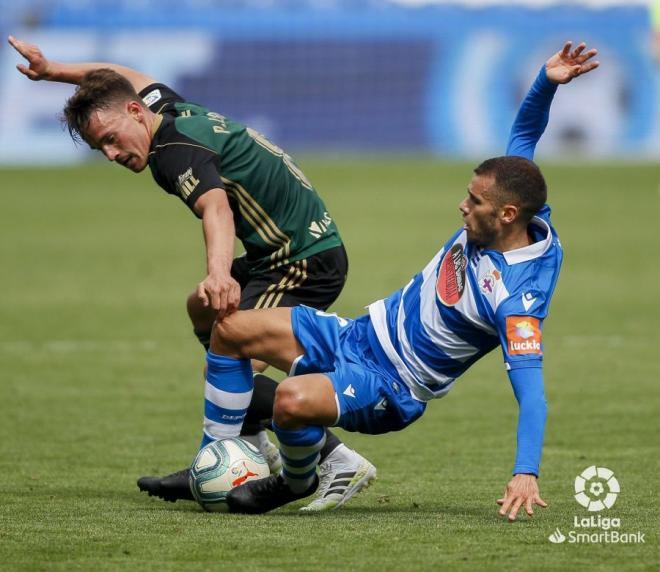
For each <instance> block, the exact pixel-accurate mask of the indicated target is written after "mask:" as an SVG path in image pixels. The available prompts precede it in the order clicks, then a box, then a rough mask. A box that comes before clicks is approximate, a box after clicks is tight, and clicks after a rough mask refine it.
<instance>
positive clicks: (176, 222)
mask: <svg viewBox="0 0 660 572" xmlns="http://www.w3.org/2000/svg"><path fill="white" fill-rule="evenodd" d="M301 164H302V166H303V167H304V169H305V171H306V173H307V174H308V175H309V177H310V178H311V179H312V180H313V181H314V182H315V184H316V186H317V188H318V189H319V191H320V192H321V194H322V196H323V197H324V198H325V200H326V203H327V205H328V207H329V209H330V211H331V214H332V215H333V216H334V217H335V219H336V220H337V221H338V223H339V228H340V231H341V232H342V235H343V238H344V240H345V242H346V244H347V248H348V251H349V256H350V263H351V269H350V274H349V280H348V283H347V286H346V289H345V291H344V293H343V294H342V296H341V298H340V299H339V301H338V302H337V303H336V304H335V306H334V308H333V309H334V310H335V311H337V312H339V313H340V314H341V315H346V316H357V315H359V314H360V313H362V312H363V307H364V306H365V305H366V304H367V303H368V302H370V301H373V300H375V299H378V298H379V297H382V296H385V295H387V294H388V293H390V292H392V291H393V290H395V289H397V288H399V287H401V286H403V285H404V284H405V283H406V282H407V281H408V280H409V279H410V278H411V277H412V275H413V274H414V273H415V272H417V271H418V270H420V269H421V268H422V266H423V265H424V264H425V263H426V262H427V261H428V260H429V259H430V258H431V257H432V256H433V254H434V253H435V252H436V251H437V250H438V249H439V248H440V247H441V245H442V244H443V242H444V241H445V240H446V239H447V238H448V237H449V235H450V234H451V233H452V232H453V231H454V230H455V229H456V228H458V227H459V226H460V224H461V222H460V216H459V212H458V209H457V205H458V203H459V201H460V200H461V199H462V197H463V196H464V194H465V188H466V185H467V183H468V181H469V178H470V176H471V168H472V166H473V165H470V164H450V163H442V162H437V161H433V160H430V159H429V160H426V159H425V160H422V159H381V160H378V159H365V160H357V159H355V160H341V159H333V160H320V159H318V158H316V159H315V158H307V159H306V160H303V161H301ZM544 169H545V173H546V176H547V179H548V182H549V186H550V204H551V205H552V206H553V209H554V214H553V220H554V223H555V225H556V227H557V229H558V231H559V233H560V236H561V239H562V243H563V246H564V249H565V261H564V267H563V272H562V276H561V278H560V281H559V286H558V288H557V291H556V294H555V297H554V300H553V304H552V308H551V312H550V317H549V319H548V320H547V322H546V327H545V336H544V341H545V353H546V356H545V377H546V393H547V397H548V402H549V416H548V424H547V428H546V443H545V449H544V456H543V465H542V475H541V479H540V486H541V493H542V496H543V497H544V498H545V500H546V501H548V502H549V504H550V506H549V508H547V509H545V510H541V509H537V510H536V513H535V515H534V517H533V518H532V519H529V518H527V517H526V516H525V515H523V516H522V517H521V518H520V520H519V522H516V523H514V524H509V523H507V522H504V521H503V520H502V519H501V518H499V517H498V515H497V506H496V504H495V500H496V499H497V498H498V497H499V495H500V493H501V492H502V490H503V487H504V485H505V484H506V482H507V480H508V479H509V476H510V470H511V467H512V465H513V456H514V449H515V428H516V420H517V405H516V403H515V400H514V397H513V394H512V391H511V388H510V385H509V382H508V379H507V377H506V373H505V371H504V369H503V365H502V359H501V353H500V352H499V351H494V352H493V353H492V354H491V355H490V356H488V357H487V358H486V359H484V360H482V361H481V362H480V363H479V364H477V365H476V366H475V367H474V368H473V369H472V370H470V371H469V372H468V373H467V374H466V375H465V376H464V377H463V378H461V379H460V381H459V382H458V383H457V385H456V387H455V389H454V390H453V391H452V392H451V393H450V395H449V396H448V397H446V398H445V399H442V400H438V401H436V402H433V403H431V404H430V405H429V409H428V411H427V413H426V415H425V416H424V417H423V418H422V419H421V420H420V421H418V422H417V423H415V424H414V425H413V426H412V427H410V428H408V429H407V430H406V431H404V432H401V433H397V434H390V435H385V436H378V437H372V436H366V435H356V434H347V433H344V434H343V436H344V437H345V439H346V441H347V443H348V444H349V445H351V446H353V447H355V448H357V449H358V450H360V451H361V452H362V453H363V454H364V455H366V456H367V457H368V458H370V459H371V460H372V461H373V462H374V463H375V464H376V465H377V467H378V471H379V478H378V481H377V482H376V484H375V485H374V486H373V487H372V488H370V489H369V490H368V491H367V492H366V493H364V494H362V495H360V496H359V497H356V498H355V499H354V500H353V502H351V503H350V504H349V505H348V506H347V507H345V508H344V509H343V510H341V511H337V512H335V513H330V514H321V515H300V514H298V512H297V511H296V507H290V508H285V509H283V510H280V511H278V512H276V513H273V514H269V515H264V516H259V517H250V516H233V515H218V514H215V515H214V514H206V513H203V512H202V511H201V509H199V508H198V507H197V505H195V504H193V503H182V502H178V503H176V504H169V503H163V502H162V501H159V500H155V499H152V498H148V497H147V496H146V495H145V494H143V493H139V492H138V490H137V487H136V485H135V481H136V479H137V477H138V476H140V475H143V474H150V473H151V474H153V473H164V472H170V471H172V470H176V469H179V468H182V467H183V466H184V465H185V464H186V463H188V462H189V461H190V460H191V458H192V456H193V454H194V452H195V451H196V447H197V444H198V442H199V437H200V430H201V414H202V401H201V395H202V388H203V380H202V367H203V354H202V351H201V349H200V348H199V347H198V345H197V343H196V341H194V339H193V336H192V333H191V331H190V330H191V328H190V326H189V324H188V322H187V317H186V315H185V305H184V300H185V296H186V295H187V294H188V293H189V292H190V291H192V289H193V288H194V286H195V285H196V283H197V282H198V281H199V280H201V279H202V278H203V276H204V250H203V246H202V244H203V243H202V233H201V227H200V224H199V222H197V221H196V219H195V218H194V217H193V216H192V215H191V214H190V213H189V212H188V211H187V209H186V208H185V207H184V206H183V205H182V204H180V203H179V201H178V200H177V199H175V198H173V197H168V196H167V195H165V194H164V193H163V192H162V191H160V189H158V188H157V187H156V185H155V183H153V182H152V180H151V178H150V176H149V175H148V174H143V175H142V176H139V177H138V176H135V175H132V174H131V173H128V172H126V171H124V170H122V169H120V168H118V167H113V166H110V165H105V164H103V165H102V164H94V165H91V166H88V167H84V168H72V169H68V168H67V169H64V168H63V169H56V170H45V169H35V168H26V169H4V170H2V171H0V177H1V179H2V185H1V188H0V198H1V199H2V207H1V210H0V253H1V255H0V261H1V265H2V266H1V269H0V275H1V277H2V278H1V280H0V284H1V285H2V287H1V292H2V297H1V298H0V404H1V409H0V411H1V414H0V435H1V436H2V438H1V439H0V452H1V454H0V569H8V570H92V569H93V570H117V569H121V570H240V571H241V572H245V571H250V570H259V571H261V570H271V571H280V570H281V571H285V570H286V571H294V570H314V571H316V572H322V571H335V570H336V571H343V570H352V571H372V570H382V571H388V570H397V571H401V570H405V571H408V570H411V571H417V570H434V571H435V570H497V569H507V570H581V571H584V570H651V569H655V570H657V569H659V568H660V559H659V557H658V530H659V529H660V526H659V525H658V521H659V515H658V496H657V494H658V475H659V474H660V466H659V463H658V460H659V458H660V456H659V454H658V452H659V451H658V412H659V411H660V400H659V396H658V383H659V382H660V360H659V359H658V355H659V354H658V348H660V334H659V332H660V328H659V327H658V318H659V317H660V314H659V312H658V307H659V305H658V292H659V290H658V288H659V285H660V263H659V262H658V252H659V251H660V241H659V238H658V236H659V235H658V228H659V227H658V215H659V209H658V206H659V202H660V196H659V195H660V187H659V183H660V169H659V168H658V167H657V165H655V166H654V165H592V166H582V165H575V166H556V165H544ZM594 464H595V465H598V466H604V467H609V468H610V469H612V470H613V471H614V472H615V474H616V476H617V478H618V480H619V483H620V485H621V494H620V495H619V498H618V500H617V502H616V504H615V505H614V507H613V508H612V509H610V510H609V511H607V513H606V514H602V516H608V517H616V518H619V519H621V528H620V531H621V532H635V531H638V530H639V531H642V532H643V533H645V540H646V543H645V544H637V545H633V544H629V545H620V544H618V545H617V544H609V545H605V544H597V545H585V544H580V545H578V544H569V543H568V542H565V543H564V544H559V545H555V544H552V543H550V542H549V541H548V536H549V535H550V534H551V533H552V532H553V531H554V530H555V529H556V528H559V529H560V530H561V531H562V532H563V533H564V534H565V535H567V534H568V533H569V531H570V530H572V528H573V518H574V516H578V517H580V518H581V517H585V516H588V514H587V513H586V511H585V510H584V509H583V508H581V507H580V506H579V505H578V504H577V503H576V502H575V500H574V499H573V481H574V479H575V476H576V475H577V474H578V473H580V472H581V471H582V470H583V469H585V468H586V467H587V466H589V465H594ZM591 532H593V531H591Z"/></svg>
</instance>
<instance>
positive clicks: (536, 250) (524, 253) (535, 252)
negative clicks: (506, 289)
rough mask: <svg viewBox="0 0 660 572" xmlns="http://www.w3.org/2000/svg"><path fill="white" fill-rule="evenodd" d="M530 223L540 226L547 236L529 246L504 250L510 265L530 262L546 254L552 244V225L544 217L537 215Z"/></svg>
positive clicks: (505, 257)
mask: <svg viewBox="0 0 660 572" xmlns="http://www.w3.org/2000/svg"><path fill="white" fill-rule="evenodd" d="M530 224H533V225H535V226H538V227H540V228H541V231H542V232H545V238H544V239H543V240H539V241H538V242H535V243H534V244H530V245H529V246H523V247H522V248H516V249H514V250H508V251H507V252H503V253H502V255H503V256H504V260H506V263H507V264H508V265H512V264H519V263H521V262H528V261H530V260H533V259H534V258H538V257H539V256H541V255H543V254H545V252H546V251H547V250H548V249H549V248H550V245H551V244H552V231H551V230H550V225H549V224H548V223H547V222H545V221H544V220H543V219H542V218H540V217H537V216H535V217H534V218H532V220H531V221H530Z"/></svg>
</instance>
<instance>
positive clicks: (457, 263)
mask: <svg viewBox="0 0 660 572" xmlns="http://www.w3.org/2000/svg"><path fill="white" fill-rule="evenodd" d="M466 267H467V258H466V257H465V252H464V250H463V245H462V244H460V243H456V244H454V246H452V247H451V250H450V251H449V252H447V254H445V256H444V258H443V259H442V262H441V263H440V270H439V272H438V282H437V284H436V292H437V294H438V298H440V301H441V302H442V303H443V304H444V305H445V306H454V305H456V304H458V302H459V300H460V299H461V297H462V296H463V292H464V291H465V268H466Z"/></svg>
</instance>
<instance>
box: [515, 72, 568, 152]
mask: <svg viewBox="0 0 660 572" xmlns="http://www.w3.org/2000/svg"><path fill="white" fill-rule="evenodd" d="M556 91H557V85H556V84H554V83H551V82H550V80H548V76H547V75H546V73H545V64H544V65H543V67H541V71H540V72H539V75H538V76H537V77H536V80H535V81H534V83H533V84H532V87H531V88H530V90H529V93H528V94H527V96H526V97H525V99H524V100H523V102H522V105H521V106H520V109H519V110H518V115H516V120H515V121H514V122H513V126H512V127H511V133H510V135H509V144H508V145H507V147H506V154H507V155H516V156H518V157H525V159H529V160H530V161H531V160H532V159H533V158H534V150H535V149H536V144H537V143H538V142H539V139H541V135H543V132H544V131H545V128H546V126H547V125H548V118H549V117H550V105H551V104H552V98H553V97H554V96H555V92H556Z"/></svg>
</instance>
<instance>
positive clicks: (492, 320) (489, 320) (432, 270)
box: [369, 206, 562, 401]
mask: <svg viewBox="0 0 660 572" xmlns="http://www.w3.org/2000/svg"><path fill="white" fill-rule="evenodd" d="M529 230H530V234H531V235H532V236H533V237H534V239H535V240H536V242H535V243H533V244H531V245H529V246H526V247H524V248H519V249H516V250H512V251H509V252H498V251H494V250H489V249H481V248H477V247H476V246H474V245H473V244H471V243H469V242H467V239H466V233H465V231H464V230H460V231H459V232H457V233H456V234H454V236H452V237H451V238H450V239H449V240H448V241H447V243H446V244H445V245H444V246H443V248H442V249H441V250H440V252H438V254H436V256H435V257H434V258H433V260H431V262H429V264H428V265H427V266H426V268H424V270H422V272H420V273H419V274H417V275H416V276H415V277H414V278H413V279H412V280H411V281H410V282H409V283H408V285H407V286H406V287H405V288H403V289H402V290H399V291H398V292H395V293H394V294H392V295H391V296H389V297H388V298H386V299H385V300H379V301H378V302H375V303H374V304H371V305H370V306H369V314H370V317H371V323H372V325H373V327H374V331H375V334H376V336H377V338H378V342H379V343H380V345H381V347H382V349H383V350H384V352H385V354H386V355H387V357H388V359H389V360H390V361H391V362H392V365H393V366H394V367H395V368H396V370H397V371H398V373H399V375H400V377H401V379H402V380H403V381H404V382H405V383H406V384H407V385H408V387H409V388H410V389H411V391H412V393H413V395H414V396H415V397H417V398H418V399H421V400H424V401H427V400H429V399H432V398H434V397H442V396H444V395H445V394H446V393H447V392H448V391H449V390H450V389H451V387H452V386H453V384H454V381H455V380H456V378H458V376H460V375H461V374H462V373H463V372H464V371H466V370H467V369H468V368H469V367H470V366H471V365H472V364H473V363H474V362H476V361H477V360H478V359H480V358H481V357H483V356H484V355H486V354H487V353H488V352H490V351H491V350H492V349H494V348H495V347H497V346H498V345H499V346H501V348H502V351H503V353H504V361H505V363H506V367H507V369H515V368H517V367H541V360H542V358H543V349H542V341H541V332H542V328H543V319H544V318H545V317H546V316H547V313H548V306H549V304H550V299H551V297H552V293H553V291H554V288H555V284H556V282H557V278H558V275H559V268H560V266H561V261H562V250H561V245H560V244H559V240H558V238H557V234H556V232H555V230H554V228H553V227H552V224H551V223H550V208H549V207H548V206H545V207H544V208H543V209H542V210H541V211H539V213H538V214H537V215H536V216H535V217H534V218H533V219H532V221H531V223H530V227H529Z"/></svg>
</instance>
